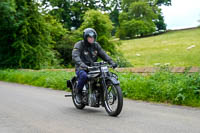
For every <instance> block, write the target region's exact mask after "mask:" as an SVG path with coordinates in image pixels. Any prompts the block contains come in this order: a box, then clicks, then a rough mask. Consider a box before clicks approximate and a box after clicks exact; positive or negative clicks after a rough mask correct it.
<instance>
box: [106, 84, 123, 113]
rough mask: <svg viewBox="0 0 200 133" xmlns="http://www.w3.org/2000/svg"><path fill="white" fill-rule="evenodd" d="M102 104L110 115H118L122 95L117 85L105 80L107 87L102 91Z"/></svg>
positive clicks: (120, 108)
mask: <svg viewBox="0 0 200 133" xmlns="http://www.w3.org/2000/svg"><path fill="white" fill-rule="evenodd" d="M104 104H105V109H106V112H107V113H108V114H109V115H110V116H118V115H119V114H120V112H121V111H122V107H123V95H122V90H121V88H120V86H119V85H116V84H113V83H112V82H111V81H108V82H107V89H106V90H105V92H104Z"/></svg>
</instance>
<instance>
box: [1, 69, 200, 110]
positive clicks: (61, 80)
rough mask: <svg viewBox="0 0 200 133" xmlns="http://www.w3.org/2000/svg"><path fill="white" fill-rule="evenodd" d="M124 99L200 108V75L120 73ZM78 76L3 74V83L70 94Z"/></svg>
mask: <svg viewBox="0 0 200 133" xmlns="http://www.w3.org/2000/svg"><path fill="white" fill-rule="evenodd" d="M117 74H118V76H119V80H120V83H121V88H122V91H123V95H124V97H127V98H130V99H134V100H144V101H153V102H161V103H169V104H176V105H186V106H192V107H200V73H193V74H188V73H184V74H176V73H170V72H169V71H167V70H161V71H159V72H156V73H154V74H151V75H147V76H143V75H139V74H133V73H117ZM73 76H74V72H66V71H64V70H61V71H50V70H40V71H32V70H12V69H6V70H0V80H2V81H8V82H16V83H22V84H28V85H34V86H40V87H47V88H53V89H56V90H65V91H70V90H69V88H67V87H66V81H67V80H69V79H71V77H73Z"/></svg>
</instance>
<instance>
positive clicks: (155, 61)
mask: <svg viewBox="0 0 200 133" xmlns="http://www.w3.org/2000/svg"><path fill="white" fill-rule="evenodd" d="M121 43H122V45H120V46H119V47H118V49H120V51H122V52H123V53H124V56H125V58H126V59H128V61H130V62H131V64H133V65H134V66H135V67H140V66H156V65H159V64H160V65H164V64H169V65H170V66H200V28H196V29H189V30H181V31H169V32H167V33H164V34H161V35H158V36H152V37H146V38H140V39H133V40H125V41H121Z"/></svg>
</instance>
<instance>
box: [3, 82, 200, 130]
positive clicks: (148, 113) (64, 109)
mask: <svg viewBox="0 0 200 133" xmlns="http://www.w3.org/2000/svg"><path fill="white" fill-rule="evenodd" d="M65 94H66V92H64V91H56V90H51V89H46V88H40V87H33V86H28V85H20V84H15V83H7V82H1V81H0V133H200V109H199V108H189V107H181V106H172V105H165V104H154V103H146V102H141V101H133V100H128V99H125V100H124V107H123V110H122V113H121V114H120V115H119V116H118V117H110V116H108V115H107V113H106V111H105V109H104V108H102V107H101V108H91V107H86V108H85V109H84V110H77V109H76V108H75V107H74V105H73V103H72V100H71V98H65V97H64V95H65Z"/></svg>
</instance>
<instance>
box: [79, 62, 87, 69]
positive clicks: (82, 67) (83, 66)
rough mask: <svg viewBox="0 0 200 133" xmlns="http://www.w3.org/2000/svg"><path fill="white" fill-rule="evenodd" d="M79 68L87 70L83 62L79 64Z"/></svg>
mask: <svg viewBox="0 0 200 133" xmlns="http://www.w3.org/2000/svg"><path fill="white" fill-rule="evenodd" d="M80 68H81V69H83V70H87V69H88V66H87V65H85V64H84V63H82V64H81V65H80Z"/></svg>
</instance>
